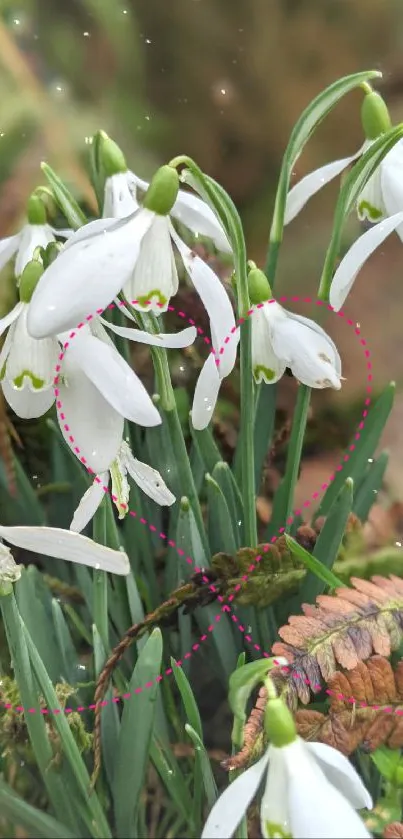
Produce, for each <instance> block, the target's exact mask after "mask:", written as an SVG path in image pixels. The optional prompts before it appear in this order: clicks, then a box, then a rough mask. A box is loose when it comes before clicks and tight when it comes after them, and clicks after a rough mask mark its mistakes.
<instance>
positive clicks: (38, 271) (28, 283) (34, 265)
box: [19, 259, 43, 303]
mask: <svg viewBox="0 0 403 839" xmlns="http://www.w3.org/2000/svg"><path fill="white" fill-rule="evenodd" d="M42 274H43V265H42V262H39V260H38V259H31V261H30V262H28V263H27V265H26V266H25V268H24V270H23V272H22V274H21V277H20V284H19V290H20V300H21V303H29V302H30V300H31V297H32V295H33V293H34V291H35V288H36V286H37V284H38V282H39V280H40V278H41V276H42Z"/></svg>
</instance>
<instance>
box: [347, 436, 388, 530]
mask: <svg viewBox="0 0 403 839" xmlns="http://www.w3.org/2000/svg"><path fill="white" fill-rule="evenodd" d="M388 462H389V453H388V452H381V454H380V455H379V457H377V459H376V460H375V461H374V462H373V463H371V466H370V468H369V469H368V472H367V474H366V475H365V477H364V478H363V480H362V481H361V482H360V484H359V486H358V488H357V490H356V492H355V498H354V505H353V513H355V515H356V516H358V518H359V519H361V521H366V520H367V518H368V515H369V511H370V509H371V507H372V505H373V504H375V502H376V496H377V493H378V492H379V490H380V489H381V487H382V483H383V478H384V475H385V472H386V469H387V466H388Z"/></svg>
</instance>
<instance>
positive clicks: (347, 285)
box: [329, 204, 403, 312]
mask: <svg viewBox="0 0 403 839" xmlns="http://www.w3.org/2000/svg"><path fill="white" fill-rule="evenodd" d="M402 207H403V204H402ZM394 230H396V231H397V232H399V230H403V209H402V210H401V211H400V212H399V213H395V215H393V216H390V217H389V218H387V219H384V221H381V222H380V223H379V224H377V225H376V227H372V228H370V230H367V231H366V233H363V235H362V236H360V237H359V238H358V239H357V240H356V241H355V242H354V244H353V245H352V246H351V248H350V249H349V250H348V251H347V253H346V255H345V256H344V257H343V259H342V261H341V262H340V265H339V266H338V268H337V269H336V271H335V274H334V276H333V280H332V284H331V287H330V294H329V301H330V305H331V306H333V309H334V310H335V312H338V311H339V310H340V309H341V307H342V305H343V303H344V301H345V300H346V297H347V295H348V294H349V292H350V291H351V289H352V286H353V284H354V281H355V279H356V277H357V274H358V273H359V272H360V270H361V268H362V266H363V265H364V263H365V262H366V260H367V259H369V257H370V256H371V254H372V253H374V251H375V250H376V248H378V247H379V245H381V244H382V242H384V240H385V239H386V238H387V236H389V235H390V233H392V232H393V231H394ZM399 235H400V233H399Z"/></svg>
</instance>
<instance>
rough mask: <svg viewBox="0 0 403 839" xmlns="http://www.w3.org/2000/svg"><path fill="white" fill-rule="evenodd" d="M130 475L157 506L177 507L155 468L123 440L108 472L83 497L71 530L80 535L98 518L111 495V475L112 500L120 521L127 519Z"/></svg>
mask: <svg viewBox="0 0 403 839" xmlns="http://www.w3.org/2000/svg"><path fill="white" fill-rule="evenodd" d="M127 473H128V474H129V475H130V477H131V478H132V479H133V481H135V483H136V484H137V486H138V487H140V489H141V490H142V491H143V492H145V493H146V495H148V496H149V498H151V499H152V500H153V501H155V502H156V504H160V506H168V507H169V506H171V505H172V504H174V503H175V501H176V499H175V496H174V495H173V494H172V492H171V491H170V490H169V489H168V487H167V486H166V484H165V482H164V480H163V478H162V477H161V475H160V473H159V472H158V471H157V470H156V469H153V468H152V466H148V464H147V463H142V462H141V460H137V458H135V457H134V456H133V454H132V452H131V450H130V447H129V446H128V444H127V443H126V442H124V441H123V440H122V442H121V444H120V448H119V450H118V453H117V455H116V457H115V459H114V461H113V462H112V463H111V464H110V466H109V470H108V471H105V472H102V474H100V475H96V477H95V480H94V483H93V484H92V486H91V487H90V488H89V489H88V490H87V492H86V493H85V494H84V495H83V497H82V499H81V501H80V503H79V505H78V507H77V510H76V511H75V513H74V517H73V521H72V523H71V525H70V529H71V530H76V531H78V532H80V531H81V530H84V527H86V525H87V524H88V522H89V521H90V520H91V519H92V517H93V516H94V515H95V512H96V511H97V509H98V507H99V505H100V504H101V501H102V499H103V497H104V495H105V492H108V484H109V475H110V477H111V480H112V490H111V493H110V495H111V498H112V500H113V501H114V502H115V504H116V506H117V509H118V511H119V518H124V516H125V515H126V513H127V512H128V509H129V508H128V501H129V494H130V488H129V483H128V480H127V477H126V476H127Z"/></svg>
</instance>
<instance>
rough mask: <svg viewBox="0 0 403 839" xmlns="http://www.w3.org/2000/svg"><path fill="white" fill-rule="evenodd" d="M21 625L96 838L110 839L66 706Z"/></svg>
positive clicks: (92, 832) (65, 755) (27, 633)
mask: <svg viewBox="0 0 403 839" xmlns="http://www.w3.org/2000/svg"><path fill="white" fill-rule="evenodd" d="M21 623H22V622H21ZM22 626H23V634H24V638H25V642H26V645H27V649H28V654H29V658H30V660H31V663H32V667H33V670H34V672H35V675H36V678H37V680H38V684H39V686H40V689H41V692H42V693H43V696H44V699H45V702H46V704H47V706H48V708H51V709H52V710H53V711H54V710H55V709H58V711H59V713H56V714H53V715H52V720H53V721H54V725H55V728H56V730H57V732H58V734H59V737H60V740H61V744H62V750H63V755H64V757H65V759H66V760H67V761H68V763H69V765H70V767H71V770H72V773H73V775H74V777H75V780H76V782H77V792H78V791H79V792H80V794H81V798H82V802H83V804H84V806H85V810H86V813H87V814H88V824H89V825H90V826H91V835H92V836H94V837H97V839H110V836H111V833H110V830H109V826H108V823H107V821H106V817H105V814H104V812H103V809H102V807H101V805H100V803H99V800H98V796H97V794H96V793H95V792H92V793H91V794H90V777H89V775H88V772H87V768H86V765H85V763H84V761H83V759H82V757H81V754H80V751H79V749H78V746H77V743H76V741H75V739H74V736H73V732H72V730H71V728H70V726H69V724H68V722H67V719H66V715H65V712H63V709H62V708H61V707H60V703H59V701H58V698H57V695H56V691H55V689H54V687H53V684H52V682H51V680H50V679H49V676H48V674H47V672H46V668H45V667H44V664H43V662H42V660H41V658H40V656H39V654H38V651H37V649H36V647H35V644H34V643H33V641H32V639H31V636H30V635H29V632H28V631H27V628H26V627H25V625H24V624H22Z"/></svg>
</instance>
